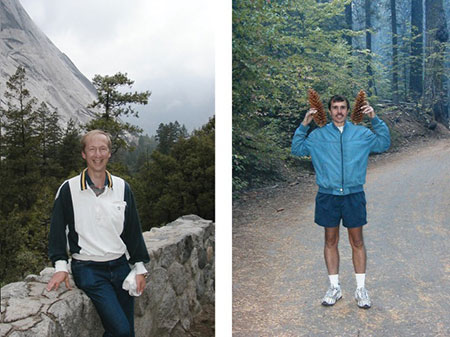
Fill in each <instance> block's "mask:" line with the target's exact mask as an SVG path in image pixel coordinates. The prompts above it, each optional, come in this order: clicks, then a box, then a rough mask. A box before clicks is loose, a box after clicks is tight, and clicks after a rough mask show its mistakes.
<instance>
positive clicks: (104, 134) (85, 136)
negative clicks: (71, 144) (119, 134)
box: [81, 129, 112, 152]
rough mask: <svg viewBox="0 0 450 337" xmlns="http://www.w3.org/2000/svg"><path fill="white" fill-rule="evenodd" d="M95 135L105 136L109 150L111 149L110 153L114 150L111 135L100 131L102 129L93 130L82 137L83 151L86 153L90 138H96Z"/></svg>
mask: <svg viewBox="0 0 450 337" xmlns="http://www.w3.org/2000/svg"><path fill="white" fill-rule="evenodd" d="M95 135H103V136H105V137H106V142H107V144H108V149H109V152H111V149H112V142H111V135H110V134H109V133H108V132H106V131H103V130H100V129H95V130H91V131H89V132H87V133H86V134H85V135H84V136H83V137H81V151H83V152H84V149H85V147H86V142H87V139H88V138H89V137H91V136H95Z"/></svg>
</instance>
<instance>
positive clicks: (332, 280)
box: [328, 274, 340, 288]
mask: <svg viewBox="0 0 450 337" xmlns="http://www.w3.org/2000/svg"><path fill="white" fill-rule="evenodd" d="M328 278H329V279H330V284H331V285H332V286H333V287H335V288H338V287H340V285H339V274H335V275H328Z"/></svg>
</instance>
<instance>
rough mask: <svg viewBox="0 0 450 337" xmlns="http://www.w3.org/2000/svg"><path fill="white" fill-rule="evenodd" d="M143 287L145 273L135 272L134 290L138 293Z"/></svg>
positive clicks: (140, 292)
mask: <svg viewBox="0 0 450 337" xmlns="http://www.w3.org/2000/svg"><path fill="white" fill-rule="evenodd" d="M144 289H145V275H144V274H136V290H137V292H138V293H139V294H142V292H143V291H144Z"/></svg>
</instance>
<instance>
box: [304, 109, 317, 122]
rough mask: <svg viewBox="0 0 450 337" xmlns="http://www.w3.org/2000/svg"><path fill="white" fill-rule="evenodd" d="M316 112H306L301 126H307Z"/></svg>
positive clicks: (310, 110) (312, 110)
mask: <svg viewBox="0 0 450 337" xmlns="http://www.w3.org/2000/svg"><path fill="white" fill-rule="evenodd" d="M316 112H317V110H316V109H309V110H308V112H307V113H306V114H305V118H304V119H303V122H302V124H303V125H304V126H308V125H309V123H311V121H312V120H313V117H314V116H313V115H314V114H315V113H316Z"/></svg>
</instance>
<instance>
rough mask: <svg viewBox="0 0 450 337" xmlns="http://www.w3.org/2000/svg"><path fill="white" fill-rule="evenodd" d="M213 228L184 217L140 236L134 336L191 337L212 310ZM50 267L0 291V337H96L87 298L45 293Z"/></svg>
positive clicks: (71, 293)
mask: <svg viewBox="0 0 450 337" xmlns="http://www.w3.org/2000/svg"><path fill="white" fill-rule="evenodd" d="M214 232H215V225H214V223H213V222H211V221H208V220H203V219H201V218H199V217H198V216H196V215H189V216H184V217H181V218H179V219H177V220H176V221H174V222H172V223H170V224H168V225H166V226H164V227H161V228H152V230H151V231H150V232H145V233H144V240H145V243H146V245H147V248H148V251H149V254H150V262H149V263H148V264H146V268H147V270H148V271H149V273H150V276H149V278H148V280H147V286H146V289H145V291H144V293H143V294H142V295H141V296H140V297H138V298H136V301H135V327H136V337H142V336H158V337H161V336H191V334H190V333H189V330H190V329H191V327H192V324H193V322H194V320H195V319H196V317H199V315H201V314H202V311H204V308H206V307H210V308H211V307H214V266H215V257H214V256H215V254H214V250H215V240H214ZM52 274H53V268H45V269H44V270H42V271H41V273H40V275H28V276H27V277H26V278H25V280H24V281H21V282H15V283H11V284H8V285H6V286H4V287H2V288H1V318H0V336H8V337H18V336H23V337H25V336H27V337H28V336H29V337H36V336H39V337H40V336H52V337H91V336H92V337H98V336H101V335H102V333H103V328H102V326H101V322H100V320H99V318H98V315H97V313H96V312H95V309H94V306H93V305H92V303H91V301H90V299H89V298H88V297H87V296H86V295H85V294H84V293H83V292H82V291H80V290H79V289H77V288H76V287H75V285H74V282H73V279H71V285H72V286H73V289H72V290H67V289H66V287H65V285H64V284H61V285H60V287H59V290H57V291H51V292H47V291H46V290H45V287H46V284H47V282H48V280H49V279H50V278H51V276H52Z"/></svg>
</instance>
